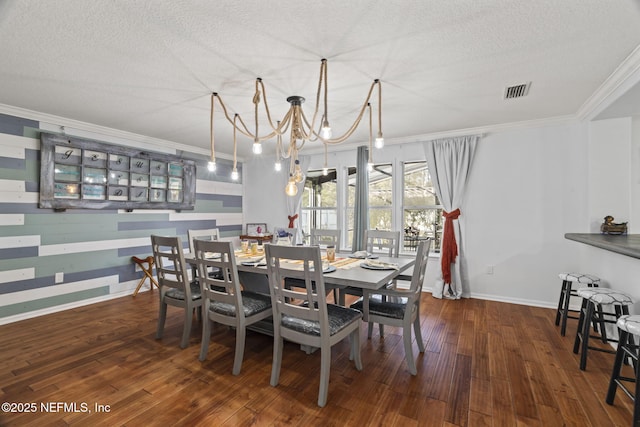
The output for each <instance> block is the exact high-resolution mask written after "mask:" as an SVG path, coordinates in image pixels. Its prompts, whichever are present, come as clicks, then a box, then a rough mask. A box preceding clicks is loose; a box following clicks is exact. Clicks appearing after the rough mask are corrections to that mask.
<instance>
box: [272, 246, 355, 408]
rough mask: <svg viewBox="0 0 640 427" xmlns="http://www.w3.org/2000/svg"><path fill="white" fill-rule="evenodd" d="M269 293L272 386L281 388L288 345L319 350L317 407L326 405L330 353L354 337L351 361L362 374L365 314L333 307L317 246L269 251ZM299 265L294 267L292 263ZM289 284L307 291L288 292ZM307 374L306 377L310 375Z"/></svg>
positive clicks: (290, 290) (283, 247) (281, 247)
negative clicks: (288, 280) (287, 280)
mask: <svg viewBox="0 0 640 427" xmlns="http://www.w3.org/2000/svg"><path fill="white" fill-rule="evenodd" d="M266 260H267V269H268V272H269V289H270V291H271V303H272V307H273V364H272V367H271V385H272V386H274V387H275V386H277V385H278V381H279V378H280V368H281V364H282V351H283V346H284V340H285V339H286V340H287V341H292V342H295V343H299V344H302V345H306V346H311V347H318V348H320V387H319V392H318V406H324V405H325V404H326V403H327V395H328V392H329V373H330V367H331V347H332V346H333V345H334V344H336V343H338V342H340V341H342V340H343V339H345V338H347V337H349V340H350V341H351V351H350V354H349V359H350V360H354V361H355V366H356V369H357V370H358V371H361V370H362V360H361V358H360V319H361V318H362V313H361V312H360V311H358V310H354V309H351V308H348V307H341V306H338V305H334V304H328V303H327V301H326V297H325V288H324V278H323V276H322V274H323V273H322V259H321V255H320V248H319V247H317V246H309V247H300V246H279V245H266ZM291 261H295V262H293V263H292V262H291ZM285 278H294V279H296V280H298V281H302V282H304V287H303V288H291V289H289V288H287V287H286V286H285V285H284V282H285ZM305 374H306V373H305Z"/></svg>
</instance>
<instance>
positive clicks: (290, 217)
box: [287, 214, 298, 228]
mask: <svg viewBox="0 0 640 427" xmlns="http://www.w3.org/2000/svg"><path fill="white" fill-rule="evenodd" d="M287 218H289V228H294V225H293V222H294V221H295V220H296V218H298V214H295V215H293V216H288V215H287Z"/></svg>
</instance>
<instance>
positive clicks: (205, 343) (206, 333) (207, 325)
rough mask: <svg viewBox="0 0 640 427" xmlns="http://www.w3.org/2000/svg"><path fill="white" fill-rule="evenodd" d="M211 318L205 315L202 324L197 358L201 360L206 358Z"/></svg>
mask: <svg viewBox="0 0 640 427" xmlns="http://www.w3.org/2000/svg"><path fill="white" fill-rule="evenodd" d="M211 323H212V322H211V319H209V317H207V318H206V319H205V321H204V324H203V325H202V342H201V343H200V356H199V357H198V360H200V361H201V362H202V361H204V359H206V358H207V352H208V351H209V341H210V340H211Z"/></svg>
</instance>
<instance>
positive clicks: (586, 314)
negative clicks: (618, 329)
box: [573, 299, 629, 371]
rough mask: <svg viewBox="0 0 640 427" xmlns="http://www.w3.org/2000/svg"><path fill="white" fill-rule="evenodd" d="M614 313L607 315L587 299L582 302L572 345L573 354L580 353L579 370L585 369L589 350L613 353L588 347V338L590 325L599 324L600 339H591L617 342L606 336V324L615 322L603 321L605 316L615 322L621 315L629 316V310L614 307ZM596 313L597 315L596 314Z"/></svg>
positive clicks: (623, 307) (600, 307)
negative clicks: (610, 317) (612, 318)
mask: <svg viewBox="0 0 640 427" xmlns="http://www.w3.org/2000/svg"><path fill="white" fill-rule="evenodd" d="M614 308H615V313H610V312H609V313H608V312H605V311H604V310H603V309H602V306H601V305H600V304H596V303H594V302H593V301H589V300H587V299H583V300H582V308H581V309H580V317H579V319H578V330H577V331H576V339H575V341H574V343H573V352H574V353H575V354H578V352H580V370H582V371H584V370H585V369H587V352H588V351H589V349H591V350H596V351H601V352H605V353H615V352H614V351H613V350H608V349H603V348H597V347H589V338H590V334H591V332H590V330H589V326H590V323H591V322H593V323H594V326H595V324H599V326H600V327H599V329H600V334H601V335H600V337H597V336H593V338H600V339H601V340H602V342H603V343H604V344H607V343H609V342H610V341H611V342H617V341H618V340H614V339H610V338H608V337H607V334H606V328H605V324H606V323H615V320H608V319H605V316H612V317H615V318H616V320H617V319H618V318H620V316H621V315H623V314H629V308H628V307H627V306H626V305H623V306H619V305H614ZM596 313H597V314H596Z"/></svg>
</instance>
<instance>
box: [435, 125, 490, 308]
mask: <svg viewBox="0 0 640 427" xmlns="http://www.w3.org/2000/svg"><path fill="white" fill-rule="evenodd" d="M479 138H480V136H479V135H474V136H462V137H455V138H443V139H436V140H432V141H426V142H425V143H424V151H425V154H426V157H427V164H428V165H429V173H430V174H431V181H432V182H433V186H434V189H435V192H436V195H437V196H438V199H439V200H440V203H442V206H443V207H444V211H445V212H444V214H443V215H444V217H445V223H444V230H443V236H442V247H441V249H440V256H441V258H440V260H441V275H440V277H439V278H438V279H437V280H436V284H435V286H434V287H433V292H432V295H433V296H434V297H436V298H443V297H445V298H451V299H459V298H460V297H461V296H462V293H463V291H468V289H467V287H468V285H467V283H466V278H464V277H463V274H462V269H461V265H463V264H464V262H465V260H464V234H463V233H462V229H463V228H462V226H461V224H462V223H463V222H464V220H463V218H464V215H465V213H464V212H463V211H462V209H461V208H462V205H463V202H464V197H465V188H466V185H467V180H468V177H469V172H470V171H471V163H472V161H473V155H474V153H475V149H476V144H477V142H478V140H479Z"/></svg>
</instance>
